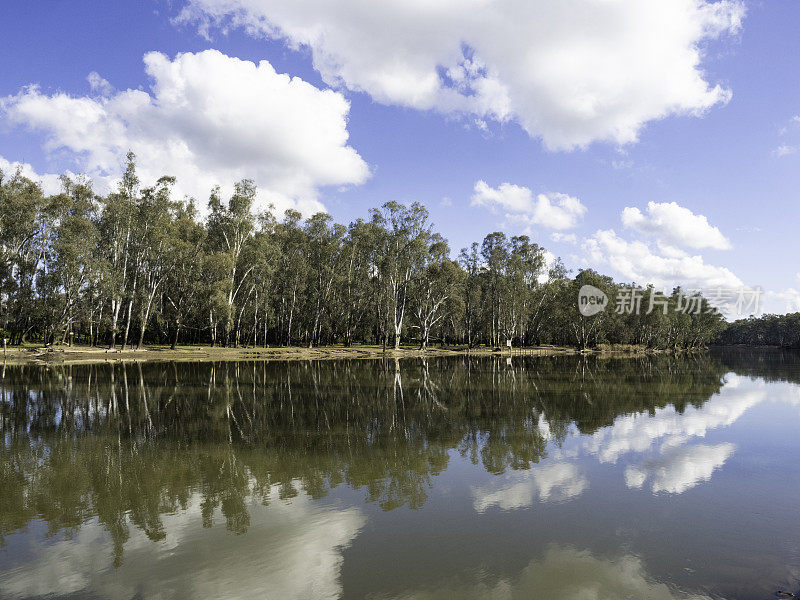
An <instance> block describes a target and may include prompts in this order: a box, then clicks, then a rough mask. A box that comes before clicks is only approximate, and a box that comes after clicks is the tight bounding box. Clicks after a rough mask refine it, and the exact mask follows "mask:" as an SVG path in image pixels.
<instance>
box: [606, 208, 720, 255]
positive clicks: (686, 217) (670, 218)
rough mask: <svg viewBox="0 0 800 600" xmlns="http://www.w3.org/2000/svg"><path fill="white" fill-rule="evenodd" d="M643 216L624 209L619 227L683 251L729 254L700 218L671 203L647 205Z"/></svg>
mask: <svg viewBox="0 0 800 600" xmlns="http://www.w3.org/2000/svg"><path fill="white" fill-rule="evenodd" d="M646 213H647V214H644V213H642V211H641V210H639V209H638V208H636V207H631V206H628V207H626V208H625V209H624V210H623V211H622V224H623V226H625V227H627V228H629V229H634V230H636V231H639V232H641V233H645V234H647V235H652V236H654V237H656V238H658V239H661V240H663V241H665V242H667V243H670V244H674V245H676V246H681V247H686V248H696V249H699V248H714V249H716V250H729V249H730V248H731V243H730V242H729V241H728V239H727V238H726V237H725V236H724V235H722V232H721V231H720V230H719V229H718V228H716V227H714V226H712V225H711V224H710V223H709V222H708V219H707V218H706V217H705V216H703V215H696V214H695V213H693V212H692V211H691V210H689V209H688V208H685V207H683V206H680V205H679V204H677V203H675V202H648V203H647V209H646Z"/></svg>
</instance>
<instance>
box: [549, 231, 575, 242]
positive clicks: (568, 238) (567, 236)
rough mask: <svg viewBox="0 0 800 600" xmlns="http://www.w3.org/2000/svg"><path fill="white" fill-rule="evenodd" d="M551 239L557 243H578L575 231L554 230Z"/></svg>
mask: <svg viewBox="0 0 800 600" xmlns="http://www.w3.org/2000/svg"><path fill="white" fill-rule="evenodd" d="M550 239H551V240H553V241H554V242H556V243H562V244H577V243H578V236H576V235H575V234H574V233H559V232H558V231H554V232H553V233H552V234H551V235H550Z"/></svg>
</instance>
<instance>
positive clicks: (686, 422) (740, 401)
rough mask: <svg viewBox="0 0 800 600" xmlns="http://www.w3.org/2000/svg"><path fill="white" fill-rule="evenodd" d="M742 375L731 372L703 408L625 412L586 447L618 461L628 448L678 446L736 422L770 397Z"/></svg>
mask: <svg viewBox="0 0 800 600" xmlns="http://www.w3.org/2000/svg"><path fill="white" fill-rule="evenodd" d="M740 383H741V378H739V377H737V376H735V375H732V374H731V375H728V381H727V382H726V385H725V387H724V388H723V390H722V393H721V394H720V395H716V396H713V397H712V398H711V399H710V400H709V401H708V402H706V403H705V404H703V405H702V406H701V407H700V408H696V407H694V406H691V407H688V408H686V410H685V411H684V412H682V413H681V412H678V411H677V410H676V409H675V408H674V407H673V406H668V407H665V408H658V409H656V410H655V411H654V412H653V414H652V415H651V414H648V413H638V414H633V415H625V416H623V417H620V418H618V419H617V420H616V421H614V424H613V425H611V426H610V427H604V428H603V429H600V430H599V431H597V432H596V433H595V434H593V435H592V437H591V438H589V439H588V440H587V442H586V450H587V451H588V452H589V453H591V454H596V455H597V457H598V459H599V460H600V462H610V463H615V462H617V460H619V458H620V457H621V456H623V455H624V454H626V453H628V452H640V453H641V452H647V451H650V450H651V449H652V448H653V447H654V446H655V445H656V444H657V443H659V442H660V445H661V448H662V449H668V448H675V447H678V446H680V445H682V444H684V443H686V442H687V441H688V440H690V439H692V438H697V437H705V435H706V433H708V431H710V430H712V429H716V428H719V427H728V426H730V425H732V424H733V423H734V422H736V421H737V420H738V419H739V418H740V417H741V416H742V415H743V414H744V413H745V411H747V410H748V409H749V408H752V407H753V406H755V405H757V404H759V403H760V402H763V401H764V400H766V399H767V393H766V390H765V389H763V387H759V386H756V387H755V388H753V386H750V387H747V386H741V387H740V385H739V384H740Z"/></svg>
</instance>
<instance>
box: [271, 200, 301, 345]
mask: <svg viewBox="0 0 800 600" xmlns="http://www.w3.org/2000/svg"><path fill="white" fill-rule="evenodd" d="M301 219H302V215H301V214H300V213H299V212H297V211H296V210H287V211H286V213H285V214H284V219H283V221H282V222H281V223H280V224H279V225H278V227H277V228H276V230H275V232H276V238H277V243H278V245H279V249H280V250H279V260H278V265H277V272H276V282H275V283H276V286H275V287H276V294H277V298H276V300H275V303H276V305H277V313H278V330H279V334H280V338H281V341H282V342H283V343H284V344H286V345H289V344H291V343H292V339H293V334H294V332H295V326H296V324H297V323H296V321H298V320H299V318H298V314H297V313H298V311H299V309H300V307H301V306H302V300H303V295H304V294H305V289H306V284H307V281H308V277H307V270H308V263H307V262H306V259H305V256H306V254H305V253H306V247H307V236H306V232H305V231H304V230H303V228H302V227H301V226H300V222H301Z"/></svg>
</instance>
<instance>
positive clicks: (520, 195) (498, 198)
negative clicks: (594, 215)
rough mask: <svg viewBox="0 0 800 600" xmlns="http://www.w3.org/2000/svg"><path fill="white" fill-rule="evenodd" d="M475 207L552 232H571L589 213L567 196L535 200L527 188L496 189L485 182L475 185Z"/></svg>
mask: <svg viewBox="0 0 800 600" xmlns="http://www.w3.org/2000/svg"><path fill="white" fill-rule="evenodd" d="M472 205H473V206H484V207H486V208H489V209H490V210H493V211H496V210H501V211H504V212H505V213H506V215H507V216H508V217H509V218H512V217H513V218H514V219H516V220H518V221H522V222H524V223H526V224H528V225H542V226H544V227H549V228H550V229H572V228H573V227H576V226H577V225H578V222H579V221H580V220H581V219H582V218H583V216H584V215H585V214H586V207H585V206H584V205H583V204H582V203H581V201H580V200H578V199H577V198H574V197H572V196H568V195H567V194H559V193H553V194H538V195H537V196H536V198H535V199H534V197H533V193H532V192H531V190H530V189H528V188H526V187H522V186H518V185H513V184H511V183H501V184H500V186H498V187H497V188H493V187H491V186H489V185H488V184H487V183H486V182H485V181H482V180H481V181H478V182H477V183H475V190H474V192H473V194H472Z"/></svg>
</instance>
